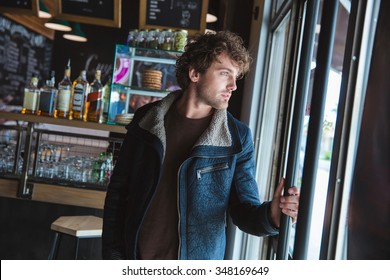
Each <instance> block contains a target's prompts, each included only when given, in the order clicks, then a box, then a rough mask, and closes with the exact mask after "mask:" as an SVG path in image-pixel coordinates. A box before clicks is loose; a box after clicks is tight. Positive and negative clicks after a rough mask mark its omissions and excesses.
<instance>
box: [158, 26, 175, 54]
mask: <svg viewBox="0 0 390 280" xmlns="http://www.w3.org/2000/svg"><path fill="white" fill-rule="evenodd" d="M159 42H160V46H159V49H161V50H166V51H170V50H173V45H174V33H173V32H172V29H164V30H163V31H162V32H161V34H160V39H159Z"/></svg>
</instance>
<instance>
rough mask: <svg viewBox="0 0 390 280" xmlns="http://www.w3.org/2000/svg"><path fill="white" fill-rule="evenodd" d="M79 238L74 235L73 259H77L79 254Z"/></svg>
mask: <svg viewBox="0 0 390 280" xmlns="http://www.w3.org/2000/svg"><path fill="white" fill-rule="evenodd" d="M79 241H80V240H79V239H78V238H77V237H76V247H75V250H74V259H75V260H77V258H78V256H79Z"/></svg>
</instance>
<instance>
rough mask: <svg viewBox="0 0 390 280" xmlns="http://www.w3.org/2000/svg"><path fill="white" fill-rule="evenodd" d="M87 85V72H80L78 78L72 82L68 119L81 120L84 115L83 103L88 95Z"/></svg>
mask: <svg viewBox="0 0 390 280" xmlns="http://www.w3.org/2000/svg"><path fill="white" fill-rule="evenodd" d="M88 89H89V83H88V81H87V71H85V70H82V71H81V72H80V76H78V78H77V79H76V80H74V82H73V86H72V99H73V101H72V110H71V113H70V116H69V118H70V119H76V120H83V119H84V113H85V103H86V97H87V94H88Z"/></svg>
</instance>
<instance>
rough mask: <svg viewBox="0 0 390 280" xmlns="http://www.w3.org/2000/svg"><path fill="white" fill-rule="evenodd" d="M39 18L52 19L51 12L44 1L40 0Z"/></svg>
mask: <svg viewBox="0 0 390 280" xmlns="http://www.w3.org/2000/svg"><path fill="white" fill-rule="evenodd" d="M38 17H40V18H51V17H52V16H51V14H50V12H49V10H48V9H47V7H46V5H45V4H44V3H43V2H42V0H39V11H38Z"/></svg>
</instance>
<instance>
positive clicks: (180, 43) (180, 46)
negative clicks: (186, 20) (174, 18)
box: [175, 29, 188, 52]
mask: <svg viewBox="0 0 390 280" xmlns="http://www.w3.org/2000/svg"><path fill="white" fill-rule="evenodd" d="M187 37H188V31H187V30H185V29H182V30H176V32H175V51H179V52H184V47H185V46H186V44H187Z"/></svg>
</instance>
